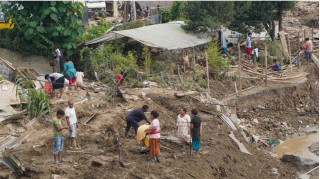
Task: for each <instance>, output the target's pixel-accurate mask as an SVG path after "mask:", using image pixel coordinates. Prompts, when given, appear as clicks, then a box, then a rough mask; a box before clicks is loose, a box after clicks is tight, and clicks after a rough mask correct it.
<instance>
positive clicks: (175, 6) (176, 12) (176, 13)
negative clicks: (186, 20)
mask: <svg viewBox="0 0 320 179" xmlns="http://www.w3.org/2000/svg"><path fill="white" fill-rule="evenodd" d="M182 5H183V2H182V1H174V2H173V3H172V7H171V11H170V14H171V19H172V20H177V19H179V18H180V17H181V13H182Z"/></svg>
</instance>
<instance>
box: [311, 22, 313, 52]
mask: <svg viewBox="0 0 320 179" xmlns="http://www.w3.org/2000/svg"><path fill="white" fill-rule="evenodd" d="M311 33H312V34H311V43H312V49H311V53H313V26H312V30H311Z"/></svg>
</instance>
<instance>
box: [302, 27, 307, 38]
mask: <svg viewBox="0 0 320 179" xmlns="http://www.w3.org/2000/svg"><path fill="white" fill-rule="evenodd" d="M303 37H304V38H303V39H302V40H304V39H306V29H303Z"/></svg>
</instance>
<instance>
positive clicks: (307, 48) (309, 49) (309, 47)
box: [304, 40, 312, 52]
mask: <svg viewBox="0 0 320 179" xmlns="http://www.w3.org/2000/svg"><path fill="white" fill-rule="evenodd" d="M304 47H305V51H306V52H312V42H311V41H310V40H309V41H307V42H306V43H305V45H304Z"/></svg>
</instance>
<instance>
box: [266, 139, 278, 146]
mask: <svg viewBox="0 0 320 179" xmlns="http://www.w3.org/2000/svg"><path fill="white" fill-rule="evenodd" d="M268 143H269V145H270V147H271V148H274V147H275V146H277V145H279V144H280V141H279V140H272V139H269V140H268Z"/></svg>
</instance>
